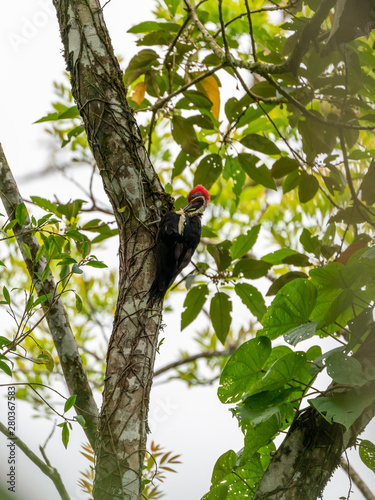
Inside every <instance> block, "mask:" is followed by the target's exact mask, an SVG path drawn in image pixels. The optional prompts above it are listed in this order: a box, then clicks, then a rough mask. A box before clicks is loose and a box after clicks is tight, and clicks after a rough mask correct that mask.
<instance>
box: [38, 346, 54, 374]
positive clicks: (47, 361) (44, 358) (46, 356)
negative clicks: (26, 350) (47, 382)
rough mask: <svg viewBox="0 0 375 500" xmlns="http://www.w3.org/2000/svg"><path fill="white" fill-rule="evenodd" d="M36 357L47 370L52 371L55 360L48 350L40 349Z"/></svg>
mask: <svg viewBox="0 0 375 500" xmlns="http://www.w3.org/2000/svg"><path fill="white" fill-rule="evenodd" d="M38 359H40V360H41V362H42V363H43V364H44V365H45V367H46V368H47V370H48V371H49V372H52V371H53V369H54V367H55V361H54V359H53V357H52V354H51V353H50V352H49V351H47V350H46V349H42V350H41V352H40V354H39V356H38Z"/></svg>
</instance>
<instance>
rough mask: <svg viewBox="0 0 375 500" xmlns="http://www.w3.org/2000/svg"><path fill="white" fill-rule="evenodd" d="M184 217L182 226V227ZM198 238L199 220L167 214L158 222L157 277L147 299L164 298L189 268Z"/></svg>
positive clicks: (171, 213) (197, 218)
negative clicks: (180, 275)
mask: <svg viewBox="0 0 375 500" xmlns="http://www.w3.org/2000/svg"><path fill="white" fill-rule="evenodd" d="M181 217H184V224H183V225H182V224H181V219H180V218H181ZM200 235H201V221H200V218H199V217H192V218H191V217H189V216H187V215H185V214H184V215H181V214H177V213H176V212H169V213H167V214H166V215H165V216H164V217H163V218H162V220H161V222H160V226H159V232H158V236H157V239H156V248H155V254H156V269H157V274H156V277H155V281H154V283H153V285H152V287H151V290H150V295H151V296H153V295H160V296H164V294H165V293H166V291H167V290H168V288H169V287H170V286H171V285H172V283H173V282H174V280H175V279H176V277H177V276H178V274H180V272H181V271H182V270H183V269H184V268H185V267H186V266H187V265H188V264H189V262H190V260H191V258H192V256H193V254H194V252H195V249H196V248H197V246H198V243H199V240H200Z"/></svg>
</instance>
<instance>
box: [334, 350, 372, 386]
mask: <svg viewBox="0 0 375 500" xmlns="http://www.w3.org/2000/svg"><path fill="white" fill-rule="evenodd" d="M326 367H327V373H328V375H329V376H330V377H331V378H332V380H334V381H335V382H337V383H338V384H343V385H363V384H365V383H366V382H367V380H366V377H365V374H364V373H363V370H362V366H361V363H360V362H359V361H358V360H357V359H355V358H353V356H348V355H347V354H345V353H343V352H334V353H332V354H331V355H330V356H329V357H327V359H326Z"/></svg>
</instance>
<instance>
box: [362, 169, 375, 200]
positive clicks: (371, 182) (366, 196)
mask: <svg viewBox="0 0 375 500" xmlns="http://www.w3.org/2000/svg"><path fill="white" fill-rule="evenodd" d="M361 191H362V195H361V198H362V200H363V201H364V202H365V203H367V204H368V205H373V204H374V203H375V160H372V162H371V163H370V166H369V168H368V170H367V172H366V174H365V176H364V177H363V181H362V184H361Z"/></svg>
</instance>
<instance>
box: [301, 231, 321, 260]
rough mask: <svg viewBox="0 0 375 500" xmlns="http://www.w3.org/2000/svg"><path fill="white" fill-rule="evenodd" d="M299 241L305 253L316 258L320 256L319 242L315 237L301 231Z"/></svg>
mask: <svg viewBox="0 0 375 500" xmlns="http://www.w3.org/2000/svg"><path fill="white" fill-rule="evenodd" d="M299 241H300V243H301V245H302V246H303V248H304V249H305V251H306V252H308V253H313V254H314V255H315V256H316V257H319V255H320V242H319V238H318V237H317V236H312V235H311V233H310V231H309V230H308V229H306V228H304V229H303V231H302V233H301V236H300V238H299Z"/></svg>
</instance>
